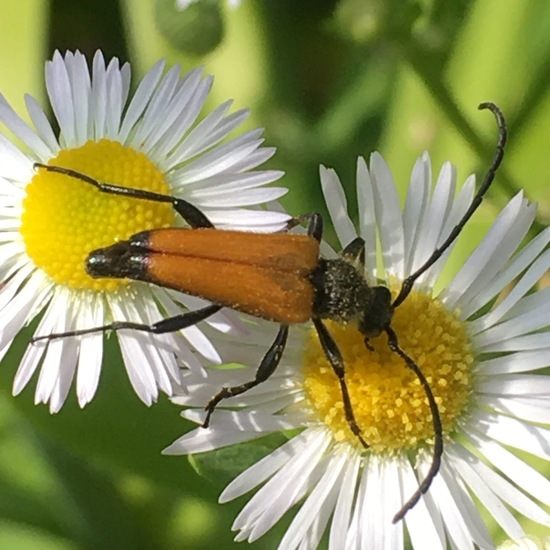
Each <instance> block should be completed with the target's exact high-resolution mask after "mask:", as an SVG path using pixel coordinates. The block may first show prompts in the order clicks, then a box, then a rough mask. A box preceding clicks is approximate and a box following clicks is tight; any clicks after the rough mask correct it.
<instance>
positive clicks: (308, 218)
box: [286, 212, 323, 242]
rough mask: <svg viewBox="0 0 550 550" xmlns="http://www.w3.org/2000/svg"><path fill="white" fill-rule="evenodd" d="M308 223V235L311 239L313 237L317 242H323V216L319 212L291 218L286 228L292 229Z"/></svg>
mask: <svg viewBox="0 0 550 550" xmlns="http://www.w3.org/2000/svg"><path fill="white" fill-rule="evenodd" d="M306 222H307V224H308V225H307V234H308V235H309V236H310V237H313V238H314V239H315V240H316V241H318V242H321V239H322V238H323V216H321V214H319V212H310V213H309V214H302V215H301V216H296V217H294V218H291V219H290V220H289V221H288V223H287V225H286V228H287V230H288V229H292V228H293V227H296V226H297V225H302V224H303V223H306Z"/></svg>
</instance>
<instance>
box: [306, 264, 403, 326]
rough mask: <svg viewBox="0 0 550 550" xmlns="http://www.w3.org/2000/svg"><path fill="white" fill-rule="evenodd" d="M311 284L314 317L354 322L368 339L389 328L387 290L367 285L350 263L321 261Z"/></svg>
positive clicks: (390, 314) (389, 297)
mask: <svg viewBox="0 0 550 550" xmlns="http://www.w3.org/2000/svg"><path fill="white" fill-rule="evenodd" d="M311 282H312V284H313V286H314V288H315V300H314V303H313V316H314V317H318V318H320V319H331V320H334V321H337V322H340V323H350V322H353V323H357V325H358V328H359V330H360V331H361V333H362V334H364V335H365V336H367V337H373V336H378V334H380V333H381V332H382V331H383V330H384V328H385V327H387V326H389V324H390V322H391V318H392V315H393V308H392V306H391V294H390V291H389V290H388V289H387V288H386V287H385V286H375V287H371V286H369V284H368V283H367V281H366V279H365V277H364V276H363V274H362V273H360V272H359V271H358V270H357V268H356V267H355V266H354V265H353V264H351V263H350V262H348V261H346V260H344V259H341V258H340V259H336V260H325V259H320V260H319V264H318V265H317V267H316V269H315V270H314V271H313V273H312V274H311Z"/></svg>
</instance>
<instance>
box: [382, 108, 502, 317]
mask: <svg viewBox="0 0 550 550" xmlns="http://www.w3.org/2000/svg"><path fill="white" fill-rule="evenodd" d="M478 109H489V110H490V111H491V112H492V113H493V115H494V116H495V118H496V121H497V124H498V141H497V146H496V150H495V155H494V157H493V162H492V163H491V166H490V167H489V170H488V171H487V174H485V179H484V180H483V183H482V184H481V186H480V188H479V190H478V192H477V193H476V195H475V196H474V200H473V201H472V203H471V204H470V207H469V208H468V210H467V211H466V213H465V214H464V216H462V219H461V220H460V221H459V222H458V223H457V224H456V225H455V227H454V228H453V230H452V231H451V233H450V234H449V236H448V237H447V239H446V240H445V242H444V243H443V244H442V245H441V246H440V247H439V248H436V249H435V250H434V251H433V253H432V255H431V256H430V257H429V258H428V260H427V261H426V262H425V263H424V265H423V266H422V267H420V269H418V270H417V271H415V272H414V273H413V274H412V275H409V276H408V277H407V278H406V279H405V280H404V281H403V285H402V286H401V290H400V291H399V294H398V295H397V298H396V299H395V300H394V302H393V304H392V306H393V307H394V308H396V307H397V306H399V305H401V304H402V303H403V301H404V300H405V299H406V298H407V296H408V295H409V294H410V293H411V290H412V287H413V285H414V283H415V281H416V280H417V279H418V277H420V275H422V274H423V273H424V272H425V271H427V270H428V269H429V268H430V267H432V265H433V264H434V263H435V262H437V260H439V258H441V256H442V255H443V253H444V252H445V251H446V250H447V249H448V248H449V246H451V245H452V244H453V242H454V241H455V239H456V238H457V237H458V235H459V234H460V232H461V231H462V229H463V228H464V226H465V225H466V223H468V220H469V219H470V218H471V217H472V215H473V214H474V212H475V211H476V210H477V209H478V207H479V205H480V204H481V202H482V200H483V197H484V195H485V193H486V192H487V190H488V189H489V187H490V186H491V183H493V180H494V179H495V175H496V173H497V170H498V167H499V166H500V163H501V162H502V158H503V157H504V146H505V144H506V139H507V136H508V132H507V130H506V121H505V120H504V115H503V114H502V111H501V110H500V109H499V108H498V107H497V106H496V105H495V104H494V103H490V102H486V103H481V104H480V105H479V107H478Z"/></svg>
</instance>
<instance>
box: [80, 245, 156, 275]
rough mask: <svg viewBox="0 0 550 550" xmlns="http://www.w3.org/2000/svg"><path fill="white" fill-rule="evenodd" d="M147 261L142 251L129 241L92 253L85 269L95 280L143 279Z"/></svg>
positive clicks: (87, 259)
mask: <svg viewBox="0 0 550 550" xmlns="http://www.w3.org/2000/svg"><path fill="white" fill-rule="evenodd" d="M146 261H147V256H146V255H145V254H143V252H142V251H141V252H140V251H138V250H134V249H133V248H132V246H131V245H130V243H129V242H128V241H121V242H119V243H115V244H113V245H111V246H107V247H105V248H98V249H97V250H93V251H92V252H90V254H89V255H88V257H87V258H86V264H85V269H86V273H88V275H90V277H94V278H102V277H106V278H114V279H125V278H128V279H141V278H142V276H141V275H142V274H143V273H144V272H146Z"/></svg>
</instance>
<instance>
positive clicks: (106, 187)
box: [34, 162, 214, 229]
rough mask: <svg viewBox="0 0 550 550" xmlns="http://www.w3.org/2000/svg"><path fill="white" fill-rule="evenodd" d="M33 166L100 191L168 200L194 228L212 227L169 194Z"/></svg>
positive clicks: (202, 215)
mask: <svg viewBox="0 0 550 550" xmlns="http://www.w3.org/2000/svg"><path fill="white" fill-rule="evenodd" d="M34 168H44V169H45V170H49V171H50V172H57V173H59V174H64V175H66V176H70V177H72V178H76V179H79V180H81V181H83V182H85V183H89V184H90V185H93V186H94V187H95V188H96V189H98V190H99V191H101V192H102V193H107V194H110V195H123V196H125V197H132V198H133V199H141V200H146V201H154V202H169V203H170V204H171V205H172V206H173V208H174V210H175V211H176V212H177V213H178V214H179V215H180V216H181V217H182V218H183V219H184V220H185V221H186V222H187V223H188V224H189V225H190V226H191V227H192V228H194V229H196V228H199V227H214V225H213V224H212V222H211V221H210V220H209V219H208V218H207V217H206V216H205V215H204V214H203V213H202V212H201V211H200V210H199V209H198V208H197V207H196V206H193V205H192V204H191V203H190V202H187V201H185V200H183V199H179V198H177V197H172V196H170V195H162V194H161V193H153V192H152V191H145V190H143V189H133V188H130V187H122V186H121V185H112V184H110V183H102V182H100V181H97V180H96V179H94V178H91V177H90V176H87V175H86V174H81V173H80V172H77V171H76V170H71V169H70V168H63V167H62V166H49V165H48V164H42V163H40V162H35V163H34Z"/></svg>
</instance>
